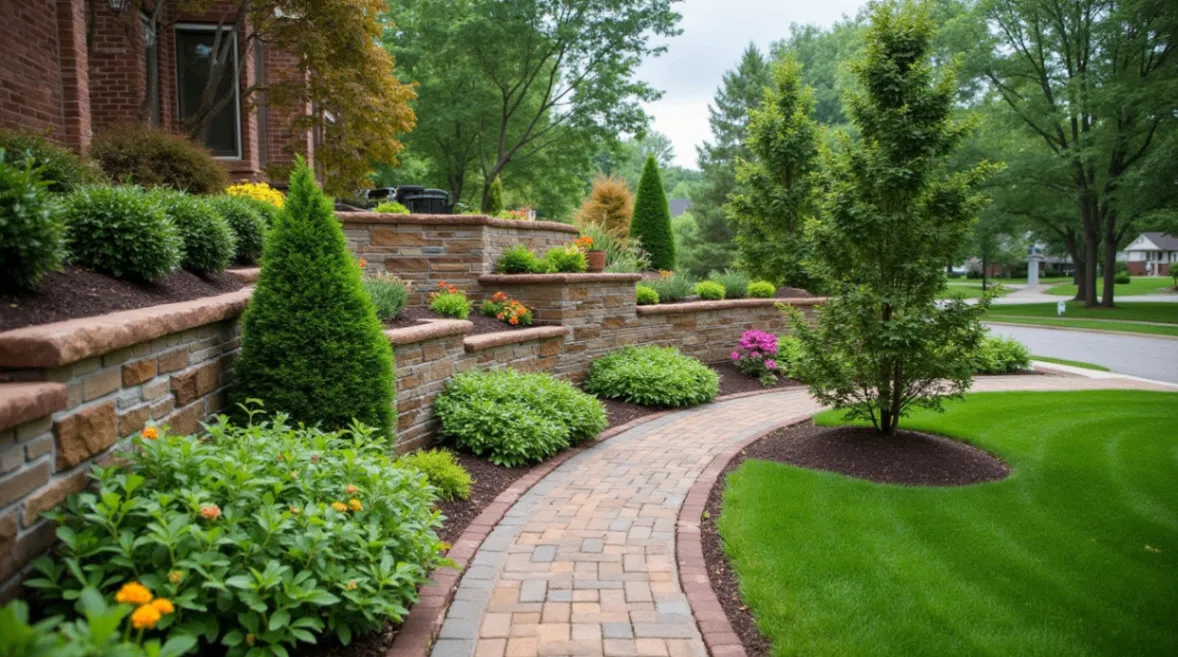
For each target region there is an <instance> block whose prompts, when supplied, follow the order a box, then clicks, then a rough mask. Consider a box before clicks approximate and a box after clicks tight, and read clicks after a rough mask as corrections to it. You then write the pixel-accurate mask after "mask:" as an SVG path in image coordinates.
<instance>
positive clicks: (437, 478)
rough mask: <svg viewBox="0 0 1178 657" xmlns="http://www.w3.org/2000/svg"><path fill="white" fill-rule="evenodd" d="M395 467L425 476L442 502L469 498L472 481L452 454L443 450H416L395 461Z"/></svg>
mask: <svg viewBox="0 0 1178 657" xmlns="http://www.w3.org/2000/svg"><path fill="white" fill-rule="evenodd" d="M397 465H398V466H400V467H403V468H412V469H413V470H417V471H418V472H420V473H421V474H423V475H425V477H426V479H428V480H429V483H430V485H431V486H433V487H434V488H435V489H437V491H438V497H440V498H442V499H443V500H465V499H467V498H469V497H470V485H471V484H472V483H474V479H473V478H472V477H471V476H470V473H469V472H467V471H466V468H464V467H462V465H461V464H459V463H458V459H456V458H454V452H451V451H449V450H445V449H431V450H418V451H416V452H413V453H411V454H406V455H405V456H402V457H401V458H399V459H397Z"/></svg>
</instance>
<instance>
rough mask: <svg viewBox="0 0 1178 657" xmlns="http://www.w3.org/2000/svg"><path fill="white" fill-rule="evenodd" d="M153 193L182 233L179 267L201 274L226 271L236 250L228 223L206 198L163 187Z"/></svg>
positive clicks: (179, 232)
mask: <svg viewBox="0 0 1178 657" xmlns="http://www.w3.org/2000/svg"><path fill="white" fill-rule="evenodd" d="M152 194H153V195H154V196H155V197H156V198H157V199H159V204H160V207H162V208H163V209H164V213H166V214H167V215H168V218H169V219H171V220H172V223H173V224H175V226H176V232H177V233H178V234H179V235H180V242H181V247H180V252H181V256H180V266H181V267H184V268H185V269H187V270H189V271H193V272H197V273H201V274H204V273H209V272H218V271H224V270H225V268H226V267H228V266H229V263H230V262H231V261H232V260H233V256H234V254H236V253H237V241H236V238H235V237H234V235H233V229H232V228H230V227H229V222H228V221H226V220H225V218H224V217H222V216H221V215H220V214H219V213H218V212H217V211H216V209H215V208H214V207H213V206H212V204H210V203H209V202H208V201H207V199H204V198H199V197H196V196H192V195H191V194H185V193H184V192H177V191H172V190H164V189H159V190H154V191H153V192H152Z"/></svg>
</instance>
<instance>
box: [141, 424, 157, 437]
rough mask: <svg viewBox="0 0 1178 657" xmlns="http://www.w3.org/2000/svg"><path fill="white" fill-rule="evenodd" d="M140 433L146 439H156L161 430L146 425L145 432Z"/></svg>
mask: <svg viewBox="0 0 1178 657" xmlns="http://www.w3.org/2000/svg"><path fill="white" fill-rule="evenodd" d="M140 435H142V436H143V439H144V440H155V439H156V438H159V437H160V430H159V429H156V428H155V427H144V428H143V433H141V434H140Z"/></svg>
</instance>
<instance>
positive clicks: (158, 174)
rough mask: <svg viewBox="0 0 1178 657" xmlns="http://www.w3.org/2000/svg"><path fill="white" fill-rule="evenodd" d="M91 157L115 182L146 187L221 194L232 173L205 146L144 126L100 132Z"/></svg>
mask: <svg viewBox="0 0 1178 657" xmlns="http://www.w3.org/2000/svg"><path fill="white" fill-rule="evenodd" d="M90 157H92V158H94V161H95V162H98V164H99V166H101V167H102V170H103V171H105V172H106V174H107V175H108V176H110V177H111V178H113V179H114V180H117V181H119V182H124V183H134V184H136V185H142V186H144V187H171V188H172V189H178V190H180V191H185V192H188V193H190V194H219V193H221V192H222V191H224V189H225V185H226V184H227V183H228V182H229V174H228V173H226V172H225V169H224V168H223V167H222V166H221V165H220V164H219V163H218V162H217V160H216V159H215V158H214V157H213V156H212V154H211V153H209V152H208V151H207V150H205V148H204V147H202V146H200V145H199V144H197V143H196V142H194V141H192V140H191V139H188V138H187V137H184V136H182V135H176V134H172V133H170V132H166V131H164V130H160V129H159V128H150V127H147V126H143V125H128V126H120V127H116V128H112V129H110V130H108V131H106V132H103V133H100V134H99V135H98V136H96V137H95V138H94V143H93V144H91V146H90Z"/></svg>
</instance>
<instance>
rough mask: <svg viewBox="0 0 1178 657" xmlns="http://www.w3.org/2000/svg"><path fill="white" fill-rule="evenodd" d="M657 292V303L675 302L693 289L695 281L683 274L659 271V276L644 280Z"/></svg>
mask: <svg viewBox="0 0 1178 657" xmlns="http://www.w3.org/2000/svg"><path fill="white" fill-rule="evenodd" d="M645 284H647V285H649V286H650V287H652V288H654V291H655V292H658V293H659V303H675V302H678V301H682V300H684V299H686V298H687V297H688V296H690V295H691V293H692V292H693V291H694V290H695V283H694V281H692V280H691V279H690V278H689V277H687V276H686V275H684V274H676V273H675V272H672V271H666V270H663V271H660V272H659V277H658V278H655V279H652V280H649V281H645Z"/></svg>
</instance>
